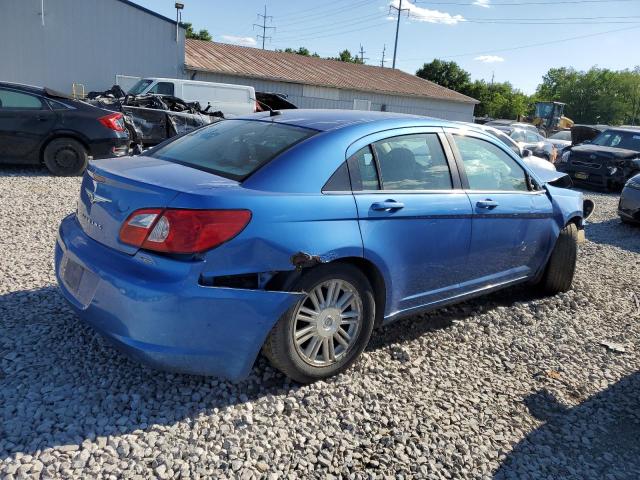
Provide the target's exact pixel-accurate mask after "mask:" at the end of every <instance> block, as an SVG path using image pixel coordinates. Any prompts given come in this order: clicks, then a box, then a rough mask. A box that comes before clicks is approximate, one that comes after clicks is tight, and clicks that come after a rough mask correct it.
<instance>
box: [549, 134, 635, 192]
mask: <svg viewBox="0 0 640 480" xmlns="http://www.w3.org/2000/svg"><path fill="white" fill-rule="evenodd" d="M556 168H557V169H558V171H561V172H565V173H568V174H569V175H570V176H571V178H572V179H573V181H574V183H575V184H576V185H585V186H590V187H595V188H599V189H605V190H620V189H621V188H622V187H623V185H624V184H625V183H626V182H627V180H629V178H631V177H632V176H634V175H636V174H637V173H640V127H609V128H607V129H606V130H604V131H603V132H601V133H600V134H599V135H597V136H596V137H595V138H593V139H592V140H588V141H586V142H585V143H582V144H580V145H575V146H571V147H568V148H567V149H565V151H564V152H563V153H562V156H561V157H560V159H559V161H558V162H557V163H556Z"/></svg>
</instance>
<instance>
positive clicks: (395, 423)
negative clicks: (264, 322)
mask: <svg viewBox="0 0 640 480" xmlns="http://www.w3.org/2000/svg"><path fill="white" fill-rule="evenodd" d="M78 189H79V179H78V178H53V177H49V176H47V175H46V174H45V173H44V172H42V171H40V170H19V169H15V168H14V169H7V168H5V169H4V170H2V171H0V233H1V234H2V236H1V237H0V238H1V240H0V247H1V248H0V252H2V255H1V256H0V477H2V478H5V479H11V478H27V477H36V478H37V477H39V476H41V477H42V478H49V477H58V478H61V477H63V478H72V477H84V478H114V479H115V478H149V477H157V478H161V479H164V478H176V477H180V478H226V477H228V478H243V479H245V478H246V479H249V478H261V477H262V478H281V477H288V478H309V477H311V476H314V477H322V478H331V477H332V476H335V477H344V478H374V477H376V478H384V477H386V476H389V477H395V478H412V477H414V478H415V477H419V478H456V479H458V478H489V477H495V478H514V479H526V478H553V479H557V478H569V479H587V478H593V479H601V478H612V479H617V478H638V477H639V476H640V442H638V438H640V408H639V407H640V405H639V402H640V400H639V399H640V373H639V372H640V356H639V355H638V353H639V352H640V325H639V324H638V320H639V313H640V304H639V302H640V284H639V283H638V273H639V272H640V229H634V228H632V227H628V226H624V225H622V224H621V223H620V222H619V221H618V219H617V217H616V214H615V207H616V204H617V197H616V196H614V195H604V194H593V193H588V196H589V197H590V198H592V199H594V200H595V201H596V203H597V213H595V215H594V218H593V220H592V222H593V223H591V224H590V225H589V226H588V229H587V236H588V238H589V241H588V242H587V243H586V245H584V246H583V247H582V250H581V254H580V260H579V266H578V272H577V277H576V280H575V283H574V286H575V289H574V290H573V291H571V292H569V293H567V294H563V295H558V296H555V297H552V298H538V297H536V296H534V295H533V294H532V293H531V292H529V291H528V290H527V289H526V288H516V289H510V290H507V291H504V292H502V293H498V294H494V295H491V296H490V297H487V298H484V299H480V300H476V301H472V302H467V303H464V304H461V305H458V306H455V307H451V308H446V309H442V310H439V311H437V312H434V313H431V314H428V315H423V316H421V317H420V318H412V319H409V320H405V321H401V322H398V323H395V324H393V325H391V326H388V327H385V328H384V329H382V330H380V331H378V332H377V333H376V334H375V335H376V336H375V338H374V339H373V341H372V344H371V345H370V347H369V348H368V350H367V351H366V352H365V354H364V356H363V358H362V360H361V361H360V362H359V363H358V364H357V365H356V366H355V367H354V368H352V369H351V370H350V371H349V372H347V373H346V374H343V375H341V376H339V377H338V378H335V379H332V380H330V381H326V382H318V383H316V384H314V385H309V386H304V387H300V386H297V385H295V384H291V383H289V382H288V381H287V380H286V379H285V378H284V377H283V376H282V375H281V374H279V373H277V372H276V371H274V370H273V369H272V368H270V367H269V366H268V365H267V363H266V361H265V360H263V359H260V360H259V361H258V362H257V365H256V367H255V368H254V370H253V372H252V375H251V376H250V378H249V379H248V380H246V381H244V382H242V383H238V384H232V383H228V382H222V381H218V380H216V379H214V378H202V377H192V376H182V375H172V374H166V373H162V372H157V371H154V370H150V369H148V368H146V367H142V366H140V365H138V364H136V363H134V362H132V361H129V360H128V359H127V358H125V357H124V356H122V355H121V354H119V353H118V352H116V351H115V350H113V349H112V348H111V347H110V346H109V345H108V344H106V343H105V342H104V341H103V340H102V339H101V338H100V337H99V336H97V335H96V334H95V333H94V332H93V331H92V330H90V329H89V328H87V327H85V326H84V325H83V324H82V323H80V322H79V321H78V320H77V319H76V317H75V316H74V315H73V314H72V313H71V311H70V310H69V309H68V308H67V306H66V305H65V302H64V301H63V298H62V296H61V295H60V294H59V293H58V291H57V290H56V286H55V278H54V273H53V263H52V256H53V245H54V242H55V235H56V227H57V225H58V222H59V221H60V219H61V218H62V217H63V216H64V215H66V214H67V213H68V212H70V211H72V210H73V209H74V205H75V201H76V195H77V192H78Z"/></svg>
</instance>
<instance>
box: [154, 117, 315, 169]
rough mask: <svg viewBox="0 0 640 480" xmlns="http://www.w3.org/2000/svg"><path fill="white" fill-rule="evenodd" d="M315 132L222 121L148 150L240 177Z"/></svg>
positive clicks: (259, 123)
mask: <svg viewBox="0 0 640 480" xmlns="http://www.w3.org/2000/svg"><path fill="white" fill-rule="evenodd" d="M315 133H316V131H315V130H310V129H308V128H301V127H294V126H291V125H282V124H277V123H272V122H261V121H251V120H223V121H221V122H217V123H214V124H213V125H209V126H207V127H204V128H200V129H198V130H195V131H193V132H191V133H188V134H186V135H184V136H182V137H179V138H177V139H176V140H174V141H173V142H170V143H168V144H166V145H165V146H163V147H160V148H158V149H156V150H152V151H151V152H150V153H149V156H151V157H154V158H160V159H162V160H167V161H170V162H175V163H179V164H181V165H186V166H188V167H193V168H198V169H200V170H205V171H208V172H211V173H214V174H216V175H220V176H222V177H226V178H231V179H233V180H244V179H245V178H246V177H248V176H249V175H251V174H252V173H253V172H255V171H256V170H257V169H258V168H260V167H261V166H262V165H264V164H266V163H268V162H269V161H271V160H272V159H273V158H275V157H277V156H278V155H280V154H281V153H282V152H284V151H285V150H288V149H289V148H291V147H293V146H294V145H295V144H297V143H299V142H301V141H303V140H305V139H307V138H309V137H311V136H312V135H314V134H315Z"/></svg>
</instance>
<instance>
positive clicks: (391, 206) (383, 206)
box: [371, 200, 404, 211]
mask: <svg viewBox="0 0 640 480" xmlns="http://www.w3.org/2000/svg"><path fill="white" fill-rule="evenodd" d="M401 208H404V203H400V202H396V201H395V200H385V201H384V202H376V203H374V204H373V205H371V209H372V210H383V211H393V210H400V209H401Z"/></svg>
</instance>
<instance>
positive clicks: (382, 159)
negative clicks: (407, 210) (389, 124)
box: [373, 133, 453, 190]
mask: <svg viewBox="0 0 640 480" xmlns="http://www.w3.org/2000/svg"><path fill="white" fill-rule="evenodd" d="M373 148H374V149H375V153H376V155H377V157H378V164H379V166H380V177H381V180H382V189H383V190H450V189H452V188H453V184H452V182H451V173H450V172H449V164H448V163H447V158H446V157H445V154H444V150H443V149H442V145H441V144H440V140H439V138H438V135H436V134H435V133H427V134H419V135H403V136H399V137H392V138H387V139H384V140H381V141H379V142H376V143H374V144H373Z"/></svg>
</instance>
